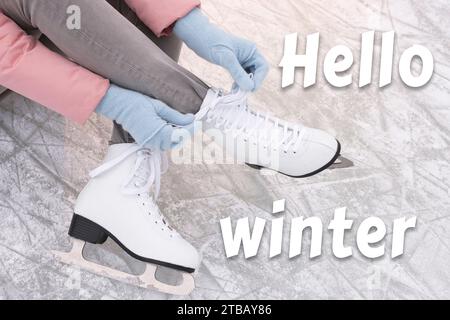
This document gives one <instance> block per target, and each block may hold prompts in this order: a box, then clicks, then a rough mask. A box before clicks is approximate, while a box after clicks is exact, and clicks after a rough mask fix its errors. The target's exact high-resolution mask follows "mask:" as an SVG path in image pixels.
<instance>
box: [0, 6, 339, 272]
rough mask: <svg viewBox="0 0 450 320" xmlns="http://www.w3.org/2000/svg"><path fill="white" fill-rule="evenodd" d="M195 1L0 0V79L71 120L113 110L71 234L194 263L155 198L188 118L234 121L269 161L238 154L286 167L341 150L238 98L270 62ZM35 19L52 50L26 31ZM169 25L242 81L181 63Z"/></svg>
mask: <svg viewBox="0 0 450 320" xmlns="http://www.w3.org/2000/svg"><path fill="white" fill-rule="evenodd" d="M199 5H200V3H199V1H198V0H164V1H160V0H108V1H104V0H98V1H92V0H2V1H1V3H0V11H1V12H0V85H2V86H4V87H7V88H9V89H11V90H13V91H16V92H18V93H20V94H22V95H24V96H26V97H28V98H30V99H32V100H35V101H37V102H39V103H40V104H42V105H44V106H46V107H48V108H50V109H52V110H54V111H56V112H59V113H61V114H62V115H64V116H65V117H67V118H68V119H71V120H73V121H76V122H78V123H83V122H85V121H86V120H87V119H88V118H89V116H90V115H91V114H92V112H96V113H98V114H102V115H104V116H106V117H108V118H110V119H111V120H113V121H115V126H114V132H113V136H112V139H111V144H112V145H111V146H110V149H109V152H108V154H107V156H106V160H105V163H104V164H103V165H102V166H101V167H100V168H98V169H97V170H95V171H94V172H93V173H92V177H93V178H92V180H91V181H90V182H89V184H88V185H87V186H86V188H85V189H84V190H83V191H82V192H81V194H80V196H79V198H78V200H77V204H76V207H75V215H74V218H73V220H72V225H71V228H70V232H69V233H70V235H71V236H73V237H75V238H77V239H81V240H83V241H87V242H91V243H103V242H104V241H105V240H106V238H107V237H112V238H113V239H114V240H115V241H116V242H118V243H119V244H122V247H123V248H124V249H125V250H126V251H127V252H129V253H130V254H131V255H133V256H135V257H136V258H138V259H140V260H142V261H146V262H151V263H157V264H162V265H166V266H170V267H173V268H176V269H180V270H184V271H188V272H192V271H194V270H195V269H196V268H197V266H198V263H199V259H198V254H197V251H196V250H195V249H194V248H193V247H192V246H191V245H190V244H189V243H187V242H186V241H185V240H184V239H182V238H181V237H180V236H179V235H178V234H177V233H176V232H175V231H174V230H173V229H172V228H170V227H169V226H168V225H167V223H166V221H165V220H164V219H163V217H162V215H161V213H160V211H159V210H158V208H157V206H156V204H155V198H156V196H157V194H158V189H159V173H160V170H161V167H162V166H163V165H164V161H163V160H164V157H163V156H162V153H161V152H160V151H164V150H168V149H170V148H172V147H174V146H176V145H177V141H174V140H173V139H172V137H173V136H174V135H176V134H178V133H180V132H178V131H180V130H182V129H181V128H184V129H188V130H192V127H193V122H194V120H195V119H197V120H207V121H206V122H205V123H208V125H209V126H211V127H214V128H216V129H219V130H222V131H223V132H224V134H229V132H230V129H231V132H232V133H233V137H234V138H236V137H238V139H240V141H241V142H242V143H244V145H245V146H246V148H245V150H248V149H251V147H252V146H253V149H254V150H256V151H257V153H258V152H259V151H261V150H263V149H270V151H271V152H272V151H273V152H272V153H275V154H276V163H269V164H266V163H263V162H262V160H260V159H259V157H256V158H255V159H253V158H252V157H251V156H250V155H247V154H246V155H245V160H246V162H248V163H250V164H252V165H257V166H266V167H269V168H272V169H275V170H277V171H280V172H282V173H284V174H287V175H291V176H307V175H311V174H315V173H318V172H319V171H322V170H324V169H325V168H327V167H328V166H329V165H331V164H332V163H333V162H334V161H335V159H336V158H337V157H338V155H339V152H340V146H339V143H338V142H337V141H336V140H335V139H334V138H333V137H331V136H329V135H328V134H326V133H324V132H322V131H319V130H315V129H309V128H305V127H303V126H300V125H291V124H288V123H285V122H282V121H279V120H278V119H274V118H268V117H265V116H261V115H260V114H259V113H254V112H251V111H250V110H249V109H248V108H246V107H245V108H244V107H242V106H243V104H245V101H246V99H245V98H246V92H250V91H255V90H257V89H258V88H259V87H260V85H261V84H262V82H263V80H264V78H265V76H266V74H267V71H268V64H267V62H266V60H265V59H264V58H263V56H262V55H261V54H260V53H259V52H258V50H257V49H256V46H255V45H254V44H252V43H251V42H249V41H247V40H243V39H240V38H238V37H235V36H232V35H230V34H227V33H226V32H224V31H222V30H221V29H219V28H218V27H217V26H215V25H213V24H211V23H210V22H209V21H208V19H207V18H206V17H205V16H204V15H203V14H202V12H201V10H200V8H199ZM73 8H76V9H77V10H75V11H73V12H74V13H76V12H78V9H79V13H80V14H81V15H80V26H79V28H77V27H75V28H74V27H69V25H68V24H67V21H68V18H69V16H70V14H68V12H72V11H70V10H69V11H68V9H73ZM33 30H39V31H40V32H41V33H43V34H44V35H45V36H46V37H47V38H48V39H49V40H50V41H51V42H53V44H54V45H55V46H56V47H57V48H58V49H59V50H60V51H61V54H58V53H55V52H53V51H51V50H49V49H48V48H47V47H45V46H44V45H43V44H42V43H40V42H39V41H38V40H36V39H35V38H33V37H32V36H29V35H28V34H27V33H30V32H31V31H33ZM172 34H175V35H176V36H177V38H178V39H181V40H182V41H183V42H184V43H186V45H187V46H188V47H190V48H191V49H192V50H194V51H195V52H196V53H197V54H198V55H199V56H201V57H202V58H204V59H205V60H207V61H210V62H212V63H215V64H217V65H220V66H222V67H224V68H226V69H227V70H228V71H229V72H230V74H231V75H232V77H233V78H234V80H235V82H236V87H238V88H239V89H237V90H235V91H234V92H232V93H231V94H229V95H224V94H223V93H222V92H220V91H217V90H214V89H211V88H209V87H208V86H207V85H206V84H205V83H204V82H203V81H201V80H200V79H198V78H197V77H196V76H195V75H193V74H192V73H190V72H189V71H187V70H185V69H183V68H182V67H181V66H179V65H178V64H177V63H176V60H177V59H178V56H179V53H180V48H181V42H180V41H179V40H178V39H177V38H176V37H174V36H172ZM124 129H125V130H126V131H125V130H124ZM226 129H227V130H226ZM261 136H264V137H266V139H260V137H261ZM134 141H136V143H134ZM152 185H153V192H152V193H150V188H151V186H152ZM143 213H144V214H143Z"/></svg>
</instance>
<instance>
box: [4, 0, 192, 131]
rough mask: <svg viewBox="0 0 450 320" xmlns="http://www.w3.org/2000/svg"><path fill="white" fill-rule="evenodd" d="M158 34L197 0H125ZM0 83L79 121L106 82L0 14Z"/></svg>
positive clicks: (163, 33) (91, 108)
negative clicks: (51, 49) (53, 50)
mask: <svg viewBox="0 0 450 320" xmlns="http://www.w3.org/2000/svg"><path fill="white" fill-rule="evenodd" d="M125 1H126V2H127V3H128V5H129V6H130V8H132V9H133V10H134V11H135V12H136V13H137V15H138V16H139V17H140V19H141V20H142V21H143V22H144V23H145V24H146V25H147V26H148V27H149V28H150V29H151V30H152V31H153V32H154V33H155V34H157V35H158V36H161V35H166V34H167V33H168V31H169V30H168V28H169V27H170V26H171V25H172V24H173V23H174V22H175V21H176V20H178V19H179V18H181V17H183V16H185V15H186V14H187V13H188V12H189V11H191V10H192V9H193V8H195V7H196V6H199V5H200V2H199V0H125ZM0 85H1V86H4V87H6V88H8V89H11V90H13V91H15V92H17V93H20V94H21V95H23V96H25V97H27V98H30V99H32V100H34V101H36V102H38V103H40V104H42V105H44V106H46V107H48V108H50V109H52V110H54V111H56V112H58V113H60V114H62V115H64V116H66V117H67V118H69V119H71V120H74V121H76V122H79V123H83V122H85V121H86V120H87V119H88V118H89V116H90V115H91V113H92V112H93V111H94V110H95V108H96V106H97V104H98V103H99V102H100V100H101V99H102V98H103V96H104V95H105V92H106V90H107V89H108V87H109V81H108V80H107V79H104V78H102V77H101V76H99V75H96V74H94V73H92V72H91V71H89V70H87V69H84V68H83V67H81V66H79V65H77V64H74V63H73V62H71V61H69V60H67V59H65V58H64V57H62V56H60V55H58V54H56V53H54V52H52V51H50V50H49V49H47V48H46V47H45V46H44V45H42V44H41V43H40V42H39V41H37V40H36V39H34V38H33V37H31V36H28V35H27V34H26V33H25V32H24V31H23V30H22V29H20V28H19V27H18V26H17V25H16V24H15V23H14V22H13V21H12V20H11V19H9V18H8V17H7V16H5V15H4V14H2V13H1V12H0Z"/></svg>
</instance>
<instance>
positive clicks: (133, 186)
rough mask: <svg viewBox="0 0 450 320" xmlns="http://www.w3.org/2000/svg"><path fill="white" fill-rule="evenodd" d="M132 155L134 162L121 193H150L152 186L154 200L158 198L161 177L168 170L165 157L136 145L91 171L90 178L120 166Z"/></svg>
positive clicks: (158, 152) (160, 153)
mask: <svg viewBox="0 0 450 320" xmlns="http://www.w3.org/2000/svg"><path fill="white" fill-rule="evenodd" d="M133 155H134V156H135V157H136V161H135V164H134V167H133V169H132V170H131V171H130V173H129V175H128V177H127V178H126V179H125V181H124V183H123V184H122V188H121V191H122V193H123V194H127V195H133V194H141V193H142V194H145V193H150V189H151V187H152V186H153V187H154V190H153V193H154V196H155V200H156V199H157V198H158V196H159V191H160V184H161V175H162V174H164V173H165V172H166V171H167V168H168V160H167V156H166V155H165V154H164V153H163V152H160V151H152V150H150V149H148V148H144V147H141V146H139V145H137V144H132V145H131V146H130V148H129V149H127V150H126V151H124V152H123V153H122V154H120V155H119V156H118V157H116V158H114V159H112V160H110V161H108V162H105V163H104V164H102V165H101V166H100V167H98V168H97V169H95V170H93V171H91V172H90V176H91V177H92V178H95V177H98V176H99V175H101V174H103V173H105V172H107V171H109V170H111V169H113V168H114V167H116V166H118V165H120V164H121V163H122V162H123V161H125V160H126V159H128V158H129V157H131V156H133Z"/></svg>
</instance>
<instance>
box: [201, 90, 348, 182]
mask: <svg viewBox="0 0 450 320" xmlns="http://www.w3.org/2000/svg"><path fill="white" fill-rule="evenodd" d="M247 95H248V93H246V92H243V91H240V90H239V89H234V90H233V91H232V92H231V93H230V94H224V93H223V92H221V91H219V90H216V89H210V90H209V92H208V94H207V96H206V98H205V100H204V102H203V105H202V107H201V109H200V111H199V112H198V113H197V115H196V120H198V121H202V126H203V130H204V132H205V133H206V134H208V132H212V134H211V135H212V136H214V138H215V141H216V142H218V144H219V145H221V147H222V148H223V149H225V150H222V151H224V153H228V154H232V155H233V156H234V160H235V161H237V162H238V163H239V162H244V163H246V164H248V165H249V166H251V167H253V168H256V169H260V168H268V169H271V170H275V171H278V172H280V173H283V174H285V175H288V176H292V177H309V176H312V175H315V174H317V173H319V172H321V171H323V170H325V169H327V168H330V169H332V168H346V167H349V166H352V165H353V164H352V163H351V161H349V160H347V159H345V158H343V157H340V151H341V146H340V143H339V142H338V141H337V140H336V139H335V138H334V137H333V136H331V135H329V134H328V133H326V132H324V131H321V130H317V129H312V128H308V127H305V126H303V125H301V124H292V123H288V122H286V121H282V120H280V119H277V118H275V117H271V116H269V115H265V114H261V113H259V112H255V111H253V110H251V109H250V108H249V107H248V105H247ZM217 131H220V133H221V134H219V135H218V132H217ZM218 136H221V137H223V138H222V139H217V137H218Z"/></svg>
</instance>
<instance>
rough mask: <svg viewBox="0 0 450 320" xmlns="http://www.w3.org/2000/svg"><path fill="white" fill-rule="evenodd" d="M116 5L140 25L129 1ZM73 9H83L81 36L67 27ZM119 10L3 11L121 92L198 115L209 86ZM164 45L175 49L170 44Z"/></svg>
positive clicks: (63, 4) (14, 3) (32, 6)
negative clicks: (147, 98) (122, 89)
mask: <svg viewBox="0 0 450 320" xmlns="http://www.w3.org/2000/svg"><path fill="white" fill-rule="evenodd" d="M112 4H113V5H114V6H115V7H116V8H119V9H120V8H122V9H125V12H126V13H127V15H128V16H129V17H131V18H132V19H137V17H136V16H135V15H134V14H132V12H131V10H129V9H127V7H125V4H124V3H123V1H121V0H112ZM70 5H77V6H79V7H80V9H81V28H80V29H79V30H77V29H75V30H70V29H68V28H67V27H66V22H67V18H68V15H67V13H66V11H67V8H68V7H69V6H70ZM114 6H112V5H111V4H109V3H108V2H107V1H104V0H95V1H93V0H57V1H55V0H1V2H0V9H2V11H3V12H4V13H5V14H6V15H8V16H10V17H11V18H12V19H13V20H14V21H16V22H17V23H18V24H19V25H20V26H21V27H22V28H24V29H26V30H27V29H32V28H37V29H39V30H40V31H41V32H42V33H43V34H45V36H46V37H47V38H49V39H50V40H51V41H52V42H53V43H54V44H55V45H56V46H57V47H58V49H59V50H61V51H62V52H63V53H64V54H65V55H66V56H67V57H69V58H71V59H72V60H73V61H74V62H76V63H78V64H80V65H82V66H84V67H86V68H88V69H90V70H92V71H93V72H95V73H97V74H99V75H101V76H103V77H105V78H107V79H110V80H111V81H112V82H113V83H116V84H118V85H119V86H122V87H125V88H128V89H131V90H134V91H138V92H141V93H143V94H145V95H148V96H151V97H154V98H156V99H158V100H161V101H163V102H165V103H166V104H168V105H169V106H171V107H172V108H174V109H176V110H178V111H180V112H183V113H188V112H189V113H196V112H197V111H198V110H199V108H200V106H201V103H202V101H203V99H204V97H205V96H206V93H207V91H208V89H209V88H208V86H207V85H206V84H205V83H204V82H203V81H201V80H200V79H198V78H197V77H196V76H195V75H193V74H192V73H190V72H189V71H187V70H186V69H184V68H182V67H181V66H180V65H178V64H177V63H176V62H175V61H174V60H173V59H171V58H170V57H169V56H168V55H167V54H166V53H164V52H163V51H162V50H161V49H160V48H159V47H158V46H157V45H156V44H155V43H154V42H153V41H152V40H150V39H149V37H148V35H149V34H150V33H151V32H150V31H148V29H147V28H143V27H142V28H141V30H143V31H144V32H146V33H147V35H146V34H144V33H143V32H142V31H140V30H139V29H138V28H137V27H136V26H135V25H134V24H133V23H131V22H130V21H129V20H128V19H127V18H125V17H124V16H123V15H122V14H121V13H120V12H119V11H117V9H116V8H115V7H114ZM141 26H142V25H141ZM150 37H151V35H150ZM153 37H154V36H153ZM167 43H169V42H167ZM160 45H161V46H162V47H163V48H164V46H168V47H171V45H168V44H166V42H164V41H163V42H161V44H160Z"/></svg>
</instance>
